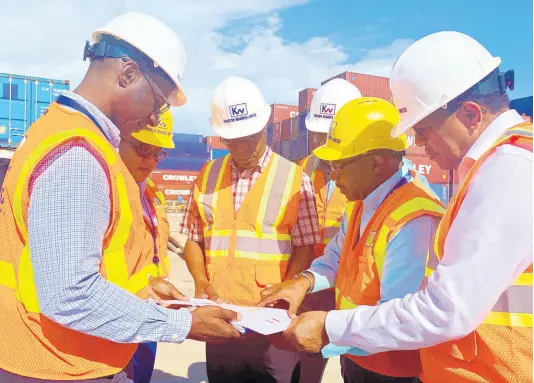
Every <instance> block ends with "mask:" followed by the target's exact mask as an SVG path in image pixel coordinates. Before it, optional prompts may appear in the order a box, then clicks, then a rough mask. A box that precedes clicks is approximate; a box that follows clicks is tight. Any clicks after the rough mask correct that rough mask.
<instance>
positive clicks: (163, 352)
mask: <svg viewBox="0 0 534 383" xmlns="http://www.w3.org/2000/svg"><path fill="white" fill-rule="evenodd" d="M169 218H170V222H171V230H173V229H174V230H176V222H178V219H179V216H178V215H177V214H169ZM174 230H173V231H174ZM173 234H174V235H175V237H176V233H175V232H174V233H173ZM170 262H171V280H172V282H173V283H174V284H175V285H176V287H178V289H179V290H180V291H182V292H183V293H185V294H187V295H190V296H192V295H193V294H194V284H193V278H192V277H191V274H189V272H188V271H187V267H186V265H185V262H184V261H183V259H182V258H181V256H180V255H177V254H174V253H170ZM204 350H205V349H204V344H203V343H201V342H196V341H192V340H186V341H185V342H184V343H182V344H167V343H160V344H159V345H158V353H157V357H156V370H155V371H154V375H153V377H152V382H157V383H186V382H187V383H201V382H207V378H206V364H205V353H204ZM341 381H342V379H341V375H340V372H339V358H333V359H332V360H330V361H329V362H328V365H327V368H326V372H325V376H324V378H323V382H327V383H330V382H332V383H335V382H341ZM229 383H231V382H229Z"/></svg>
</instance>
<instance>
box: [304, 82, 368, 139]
mask: <svg viewBox="0 0 534 383" xmlns="http://www.w3.org/2000/svg"><path fill="white" fill-rule="evenodd" d="M361 96H362V94H361V93H360V90H359V89H358V88H356V86H354V85H352V84H351V83H350V82H348V81H347V80H344V79H342V78H335V79H332V80H330V81H328V82H327V83H326V84H324V85H323V86H321V87H320V88H319V89H317V92H315V94H314V95H313V99H312V103H311V107H310V112H309V113H308V114H307V115H306V120H305V123H306V128H307V129H308V130H310V131H312V132H317V133H328V129H329V128H330V123H331V122H332V119H333V118H334V115H335V114H336V112H337V111H338V110H339V109H341V107H342V106H343V105H345V104H346V103H347V102H349V101H352V100H354V99H355V98H360V97H361Z"/></svg>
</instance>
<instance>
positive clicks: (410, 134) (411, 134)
mask: <svg viewBox="0 0 534 383" xmlns="http://www.w3.org/2000/svg"><path fill="white" fill-rule="evenodd" d="M406 138H407V139H408V150H407V152H408V154H416V155H426V152H425V148H424V146H417V145H415V131H414V130H413V129H408V131H407V132H406Z"/></svg>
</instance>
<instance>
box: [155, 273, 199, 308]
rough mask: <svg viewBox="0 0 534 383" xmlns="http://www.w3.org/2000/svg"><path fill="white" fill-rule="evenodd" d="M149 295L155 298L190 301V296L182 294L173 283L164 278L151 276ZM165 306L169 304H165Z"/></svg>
mask: <svg viewBox="0 0 534 383" xmlns="http://www.w3.org/2000/svg"><path fill="white" fill-rule="evenodd" d="M148 295H149V296H150V298H152V299H154V300H164V301H167V300H172V299H177V300H179V301H188V300H189V298H188V297H186V296H185V295H184V294H182V293H181V292H180V291H179V290H178V289H177V288H176V287H175V286H174V285H173V284H172V283H170V282H167V281H166V280H164V279H162V278H152V277H150V282H149V286H148ZM162 306H163V307H167V306H168V305H165V304H163V305H162Z"/></svg>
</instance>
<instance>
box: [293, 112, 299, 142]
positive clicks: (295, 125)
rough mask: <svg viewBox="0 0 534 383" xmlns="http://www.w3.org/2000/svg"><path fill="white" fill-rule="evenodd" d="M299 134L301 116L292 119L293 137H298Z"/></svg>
mask: <svg viewBox="0 0 534 383" xmlns="http://www.w3.org/2000/svg"><path fill="white" fill-rule="evenodd" d="M298 136H299V117H298V116H296V117H293V118H292V119H291V138H298Z"/></svg>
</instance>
